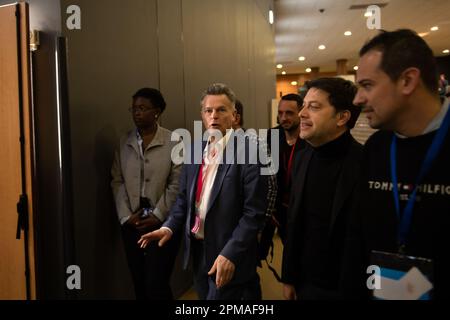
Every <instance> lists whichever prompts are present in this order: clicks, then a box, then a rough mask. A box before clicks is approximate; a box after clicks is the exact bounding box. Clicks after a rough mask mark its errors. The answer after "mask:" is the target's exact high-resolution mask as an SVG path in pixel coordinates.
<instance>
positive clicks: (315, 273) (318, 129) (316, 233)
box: [282, 78, 362, 300]
mask: <svg viewBox="0 0 450 320" xmlns="http://www.w3.org/2000/svg"><path fill="white" fill-rule="evenodd" d="M356 91H357V89H356V87H355V86H354V85H353V83H351V82H350V81H346V80H343V79H340V78H322V79H317V80H314V81H311V82H310V83H309V84H308V93H307V94H306V97H305V99H304V104H303V109H302V111H301V112H300V114H299V115H300V120H301V125H300V128H301V129H300V130H301V131H300V137H301V138H302V139H304V140H306V141H307V142H308V143H307V146H306V147H305V149H304V150H303V155H302V157H298V158H297V159H296V161H295V164H294V170H293V176H292V179H293V181H295V183H294V188H293V190H291V196H290V203H289V211H288V223H287V228H288V232H287V239H286V243H285V247H284V252H283V264H282V281H283V283H284V288H283V291H284V292H283V293H284V296H285V298H286V299H289V300H294V299H334V298H338V297H339V294H338V289H339V275H340V271H341V268H340V267H341V257H342V250H343V243H344V236H345V231H346V230H345V226H346V222H345V221H346V219H347V216H348V213H349V211H350V207H351V206H352V204H353V200H352V197H354V191H355V187H356V182H357V180H358V172H359V170H358V168H359V165H360V159H361V156H362V146H361V145H360V144H359V143H358V142H356V141H355V140H354V139H353V137H352V136H351V134H350V129H351V128H353V127H354V125H355V123H356V120H357V119H358V116H359V114H360V108H359V107H356V106H355V105H353V103H352V101H353V99H354V96H355V94H356Z"/></svg>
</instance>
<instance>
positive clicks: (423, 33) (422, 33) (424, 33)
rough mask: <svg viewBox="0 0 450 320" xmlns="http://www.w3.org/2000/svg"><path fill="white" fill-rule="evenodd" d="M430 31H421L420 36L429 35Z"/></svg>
mask: <svg viewBox="0 0 450 320" xmlns="http://www.w3.org/2000/svg"><path fill="white" fill-rule="evenodd" d="M429 34H430V33H429V32H421V33H419V37H422V38H423V37H426V36H427V35H429Z"/></svg>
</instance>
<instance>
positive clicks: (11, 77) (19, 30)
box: [0, 3, 36, 300]
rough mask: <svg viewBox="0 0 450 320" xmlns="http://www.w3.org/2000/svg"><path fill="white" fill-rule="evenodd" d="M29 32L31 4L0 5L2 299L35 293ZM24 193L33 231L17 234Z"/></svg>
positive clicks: (0, 236) (0, 281)
mask: <svg viewBox="0 0 450 320" xmlns="http://www.w3.org/2000/svg"><path fill="white" fill-rule="evenodd" d="M28 34H29V22H28V5H27V4H26V3H20V4H12V5H6V6H0V300H3V299H19V300H20V299H27V298H29V299H30V298H35V297H36V290H35V271H34V239H33V222H32V221H33V219H32V218H33V203H32V194H33V192H32V191H33V190H32V189H33V188H32V174H33V172H32V163H33V159H32V155H33V153H32V150H33V141H32V130H31V128H32V115H31V88H30V59H29V57H30V55H29V39H28ZM21 141H22V143H21ZM21 195H22V196H26V197H27V199H28V209H27V215H26V216H25V217H26V222H27V223H28V225H29V227H28V230H29V232H28V233H27V235H25V232H24V230H19V235H20V239H16V234H17V223H18V213H17V203H18V201H19V198H20V196H21Z"/></svg>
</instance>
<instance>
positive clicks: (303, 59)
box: [298, 56, 306, 61]
mask: <svg viewBox="0 0 450 320" xmlns="http://www.w3.org/2000/svg"><path fill="white" fill-rule="evenodd" d="M298 60H300V61H305V60H306V58H305V57H304V56H301V57H298Z"/></svg>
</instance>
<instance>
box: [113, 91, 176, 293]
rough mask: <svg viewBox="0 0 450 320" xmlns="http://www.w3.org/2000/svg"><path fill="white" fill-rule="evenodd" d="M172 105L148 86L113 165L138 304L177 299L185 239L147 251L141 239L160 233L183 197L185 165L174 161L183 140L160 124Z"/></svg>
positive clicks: (134, 104)
mask: <svg viewBox="0 0 450 320" xmlns="http://www.w3.org/2000/svg"><path fill="white" fill-rule="evenodd" d="M165 108H166V103H165V101H164V98H163V96H162V95H161V93H160V92H159V91H158V90H156V89H151V88H143V89H140V90H138V91H137V92H136V94H134V95H133V100H132V107H131V108H130V109H129V111H130V113H131V115H132V117H133V121H134V123H135V125H136V128H135V129H133V130H131V131H129V132H128V133H127V134H126V135H125V136H123V137H122V139H121V140H120V146H119V150H117V152H116V155H115V160H114V163H113V167H112V171H111V173H112V182H111V187H112V190H113V193H114V199H115V203H116V209H117V215H118V218H119V221H120V224H121V225H122V234H123V240H124V245H125V250H126V254H127V260H128V266H129V268H130V272H131V275H132V278H133V283H134V288H135V293H136V298H137V299H138V300H146V299H151V300H157V299H163V300H168V299H173V296H172V291H171V289H170V285H169V282H170V276H171V273H172V268H173V264H174V261H175V258H176V254H177V251H178V244H179V241H172V242H171V244H169V245H168V246H164V247H162V248H160V247H158V244H157V243H152V244H151V245H149V246H148V247H147V248H145V249H141V248H139V246H138V245H137V241H138V240H139V238H140V237H141V235H143V234H145V233H147V232H149V231H152V230H155V229H158V228H159V227H160V226H161V224H162V223H163V222H164V221H165V219H166V218H167V215H168V213H169V210H170V207H171V206H172V204H173V203H174V202H175V199H176V196H177V193H178V179H179V174H180V170H181V166H180V165H175V164H174V163H173V162H172V161H171V151H172V148H173V146H174V145H175V144H176V143H177V142H173V141H171V132H170V131H169V130H167V129H164V128H162V127H160V126H159V125H158V122H157V121H158V119H159V117H160V116H161V113H162V112H163V111H164V110H165Z"/></svg>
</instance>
